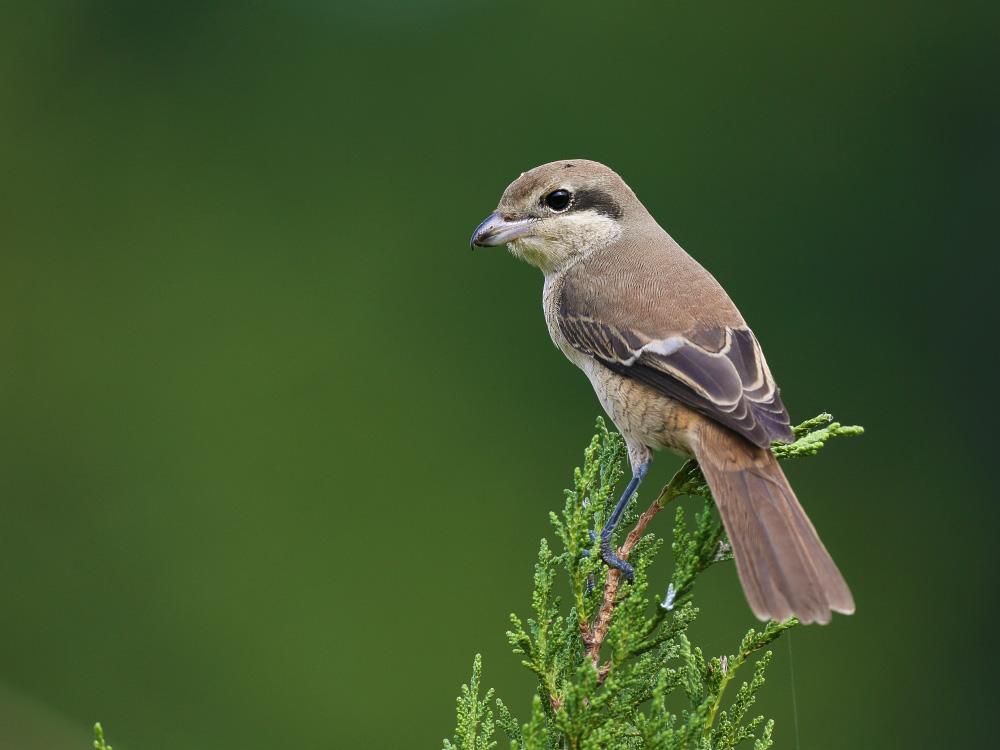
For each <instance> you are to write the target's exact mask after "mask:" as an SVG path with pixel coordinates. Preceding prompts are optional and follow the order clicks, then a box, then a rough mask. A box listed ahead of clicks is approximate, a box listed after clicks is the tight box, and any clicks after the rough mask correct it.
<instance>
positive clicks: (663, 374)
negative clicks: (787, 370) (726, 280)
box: [558, 295, 794, 448]
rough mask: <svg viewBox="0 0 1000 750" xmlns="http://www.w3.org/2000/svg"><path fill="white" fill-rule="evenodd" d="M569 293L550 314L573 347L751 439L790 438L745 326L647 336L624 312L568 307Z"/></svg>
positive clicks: (782, 408)
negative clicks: (554, 311)
mask: <svg viewBox="0 0 1000 750" xmlns="http://www.w3.org/2000/svg"><path fill="white" fill-rule="evenodd" d="M572 297H573V295H562V296H561V299H560V304H559V310H558V315H559V318H558V319H559V326H560V330H561V332H562V334H563V336H564V337H565V338H566V340H567V341H568V342H569V344H570V345H571V346H573V347H574V348H575V349H578V350H579V351H581V352H584V353H585V354H589V355H590V356H592V357H595V358H596V359H597V360H599V361H600V362H602V363H603V364H604V365H605V366H607V367H608V368H610V369H612V370H614V371H615V372H617V373H619V374H621V375H623V376H625V377H628V378H631V379H634V380H637V381H639V382H642V383H645V384H646V385H648V386H650V387H652V388H653V389H655V390H656V391H658V392H660V393H662V394H664V395H665V396H669V397H670V398H673V399H676V400H677V401H680V402H681V403H683V404H685V405H687V406H689V407H691V408H692V409H694V410H695V411H698V412H700V413H702V414H704V415H705V416H707V417H709V418H711V419H713V420H714V421H716V422H719V423H720V424H723V425H725V426H726V427H728V428H730V429H732V430H734V431H735V432H737V433H739V434H740V435H742V436H743V437H745V438H746V439H747V440H749V441H750V442H752V443H755V444H756V445H759V446H761V447H764V448H766V447H768V446H770V444H771V442H772V441H774V440H782V441H790V440H792V439H794V436H793V434H792V431H791V428H790V427H789V417H788V411H787V410H786V409H785V406H784V404H783V403H782V402H781V396H780V395H779V392H778V387H777V386H776V385H775V383H774V378H772V377H771V372H770V370H769V369H768V367H767V362H766V361H765V360H764V354H763V353H762V352H761V349H760V345H759V344H758V343H757V339H756V338H754V335H753V332H752V331H751V330H750V329H749V328H746V327H745V326H705V327H693V328H689V329H688V330H686V331H683V332H677V331H670V332H662V333H661V335H658V334H653V335H650V334H648V333H646V332H644V331H641V330H639V327H638V325H635V324H629V323H625V322H622V320H623V318H625V316H623V315H616V314H615V311H614V310H613V309H605V310H601V309H597V310H594V309H588V310H586V311H584V310H582V309H574V306H573V305H572V301H571V300H572ZM591 307H593V306H591ZM598 307H610V306H608V305H600V306H598ZM602 313H604V314H602ZM616 321H617V322H616Z"/></svg>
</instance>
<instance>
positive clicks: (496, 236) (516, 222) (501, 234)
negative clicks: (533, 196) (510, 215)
mask: <svg viewBox="0 0 1000 750" xmlns="http://www.w3.org/2000/svg"><path fill="white" fill-rule="evenodd" d="M533 222H534V219H513V220H508V219H505V218H503V217H502V216H501V215H500V212H499V211H494V212H493V213H491V214H490V215H489V216H487V217H486V218H485V219H484V220H483V223H482V224H480V225H479V226H478V227H476V231H475V232H473V233H472V239H471V240H470V241H469V245H470V246H471V247H472V248H473V249H475V247H476V246H477V245H478V246H479V247H496V246H497V245H506V244H507V243H508V242H512V241H513V240H516V239H517V238H518V237H524V236H525V235H526V234H528V233H529V232H530V231H531V225H532V223H533Z"/></svg>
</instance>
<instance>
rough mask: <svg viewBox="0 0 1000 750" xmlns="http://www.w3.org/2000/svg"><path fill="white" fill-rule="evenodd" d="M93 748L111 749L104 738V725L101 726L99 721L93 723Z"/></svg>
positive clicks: (95, 749)
mask: <svg viewBox="0 0 1000 750" xmlns="http://www.w3.org/2000/svg"><path fill="white" fill-rule="evenodd" d="M94 750H113V748H112V747H111V745H109V744H108V743H107V742H105V740H104V727H102V726H101V722H97V723H96V724H94Z"/></svg>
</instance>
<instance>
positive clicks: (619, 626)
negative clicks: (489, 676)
mask: <svg viewBox="0 0 1000 750" xmlns="http://www.w3.org/2000/svg"><path fill="white" fill-rule="evenodd" d="M862 431H863V430H862V429H861V428H860V427H847V426H843V425H841V424H839V423H837V422H834V421H832V417H831V416H830V415H829V414H821V415H819V416H818V417H815V418H814V419H810V420H808V421H806V422H803V423H802V424H801V425H799V426H798V427H796V428H795V435H796V440H795V442H794V443H791V444H789V445H775V446H774V453H775V455H776V456H778V458H781V459H787V458H795V457H798V456H811V455H815V454H816V453H818V452H819V451H820V449H822V448H823V447H824V446H825V445H826V443H827V442H828V441H829V440H831V439H832V438H834V437H838V436H841V435H858V434H860V433H861V432H862ZM624 457H625V447H624V442H623V441H622V439H621V437H620V436H619V435H617V434H616V433H613V432H611V431H609V430H608V429H607V427H606V426H605V424H604V421H603V420H601V419H599V420H598V421H597V434H596V435H595V436H594V438H593V439H592V440H591V442H590V444H589V445H588V446H587V448H586V450H585V451H584V462H583V467H582V468H578V469H576V470H575V472H574V474H573V488H572V489H570V490H567V491H566V498H565V502H564V505H563V509H562V512H561V513H560V514H556V513H552V514H550V520H551V523H552V526H553V528H554V531H555V535H556V537H557V539H558V540H559V542H560V546H561V548H560V550H559V551H557V552H556V551H553V549H552V548H551V547H550V546H549V543H548V541H547V540H545V539H542V541H541V543H540V545H539V549H538V560H537V562H536V563H535V573H534V591H533V593H532V597H531V616H530V617H528V618H527V619H525V620H522V619H521V618H520V617H518V616H517V615H513V614H512V615H511V629H510V630H509V631H508V632H507V638H508V641H509V642H510V645H511V647H512V649H513V651H514V653H515V654H519V655H521V656H522V662H521V663H522V664H523V665H524V666H525V667H526V668H527V669H529V670H530V671H531V672H533V673H534V674H535V676H536V677H537V679H538V687H537V693H536V695H535V696H534V699H533V701H532V707H531V716H530V717H529V720H528V722H527V723H526V724H523V725H522V724H520V723H519V722H518V721H517V720H516V719H515V718H514V717H513V716H512V715H511V713H510V711H508V710H507V708H506V706H504V704H503V703H502V702H500V701H499V700H497V701H496V703H495V705H496V709H497V716H498V718H497V719H496V720H494V717H493V711H492V710H491V708H490V706H489V704H490V701H491V699H492V697H493V691H492V690H489V691H487V692H486V694H485V696H484V697H483V698H480V697H479V695H480V679H481V671H482V660H481V658H480V657H479V655H477V656H476V658H475V661H474V662H473V669H472V679H471V680H470V681H469V683H468V684H467V685H463V686H462V688H461V694H460V695H459V697H458V711H457V714H458V721H457V725H456V729H455V735H454V737H453V739H452V740H445V741H444V748H445V750H486V749H487V748H490V747H494V746H495V745H496V744H497V740H496V739H495V729H496V727H497V726H499V728H500V729H501V730H502V732H503V734H504V736H505V737H506V739H507V740H508V741H509V742H510V747H511V748H512V750H557V749H562V748H571V749H573V750H597V749H598V748H624V749H625V750H682V749H683V750H731V748H736V747H737V746H739V745H741V744H744V743H752V745H753V748H754V750H765V749H766V748H769V747H771V745H772V742H773V741H772V733H773V730H774V722H773V721H770V720H767V719H765V717H763V716H754V715H752V714H751V709H752V708H753V705H754V703H755V701H756V699H757V693H758V691H759V690H760V688H761V687H762V686H763V684H764V673H765V670H766V668H767V664H768V662H769V661H770V659H771V652H770V651H766V650H764V649H766V647H767V646H768V644H770V643H771V642H772V641H773V640H775V639H776V638H778V637H779V636H780V635H781V634H782V633H783V632H784V631H785V630H787V629H788V628H791V627H793V626H794V625H796V624H797V623H796V621H795V620H794V619H792V620H789V621H787V622H782V623H778V622H769V623H767V624H766V625H765V626H764V627H763V629H762V630H760V631H758V630H754V629H751V630H750V631H748V632H747V633H746V635H744V636H743V639H742V640H741V641H740V643H739V646H738V648H737V649H736V651H735V652H734V653H732V654H726V655H723V656H717V657H706V656H705V654H704V652H703V651H702V649H701V648H699V647H697V646H693V645H692V644H691V642H690V640H689V639H688V636H687V630H688V628H689V626H690V625H691V623H692V622H693V621H694V619H695V618H696V617H697V616H698V609H697V608H696V607H695V606H694V602H693V594H694V587H695V582H696V580H697V578H698V576H699V575H700V574H701V573H702V572H703V571H704V570H705V569H706V568H708V567H709V566H711V565H714V564H715V563H719V562H724V561H726V560H730V559H731V558H732V554H731V552H730V549H729V544H728V541H727V540H726V537H725V531H724V529H723V528H722V524H721V522H720V521H719V519H718V516H717V514H716V513H715V511H714V504H713V503H712V500H711V493H710V492H709V490H708V487H707V485H706V483H705V479H704V477H703V476H702V474H701V471H700V469H699V468H698V465H697V463H696V462H694V461H693V460H691V461H687V462H686V463H685V464H684V465H683V466H682V467H681V468H680V469H679V470H678V471H677V473H676V474H675V475H674V477H673V479H671V480H670V482H669V483H668V484H667V486H666V487H664V488H663V491H662V492H661V493H660V494H659V496H658V497H657V498H656V500H655V501H654V502H653V504H652V506H651V507H650V508H649V509H648V510H647V511H646V512H645V513H643V515H642V516H641V517H640V516H636V514H635V513H634V510H633V509H632V508H630V509H629V512H628V513H627V514H626V516H625V519H624V520H623V522H622V523H621V524H619V528H620V529H628V528H629V527H631V526H632V525H633V524H635V528H634V529H632V531H631V532H630V533H629V534H628V535H627V536H625V537H623V538H618V539H615V544H616V546H617V547H619V554H626V555H628V559H629V561H630V562H631V563H632V565H633V566H634V568H635V579H634V581H633V582H632V583H628V582H626V581H624V579H622V578H621V577H620V575H619V574H618V572H617V571H611V570H609V569H608V568H607V567H606V566H604V565H603V563H601V562H600V560H599V559H597V556H595V555H589V554H586V553H587V551H588V550H589V549H590V548H591V547H592V546H593V542H592V540H591V535H590V530H591V529H595V528H600V527H601V526H602V525H603V524H604V520H605V519H606V518H607V516H608V514H609V512H610V510H611V508H612V507H613V505H614V502H615V499H616V495H615V488H616V486H617V485H618V483H619V481H620V480H621V478H622V475H623V470H622V461H623V459H624ZM683 495H694V496H700V497H703V498H705V504H704V506H703V507H702V508H701V510H699V511H698V512H697V513H695V515H694V519H693V524H692V525H691V526H690V527H689V524H688V521H687V518H686V514H685V512H684V510H683V508H680V507H678V508H677V511H676V513H675V516H674V527H673V538H672V542H671V545H670V546H671V550H672V552H673V559H674V570H673V575H672V577H671V579H670V583H669V586H668V588H667V594H666V597H665V598H664V600H663V601H662V602H657V604H656V605H654V604H653V599H652V598H651V597H650V595H649V588H650V585H649V580H648V576H647V573H648V570H649V566H650V564H651V563H652V561H653V559H654V557H655V556H656V554H657V553H658V552H659V551H660V550H661V549H662V547H663V541H662V540H661V539H658V538H657V537H656V536H655V535H654V534H652V533H645V528H646V524H647V523H648V522H649V519H651V518H652V516H653V515H654V514H655V513H656V512H658V511H659V510H660V509H662V508H664V507H666V505H668V504H669V503H670V502H671V501H673V500H674V499H676V498H678V497H681V496H683ZM635 502H636V500H635V499H633V501H632V504H633V506H634V504H635ZM636 519H638V521H637V522H636ZM619 536H621V534H619ZM559 576H564V577H565V579H566V580H567V582H568V584H569V591H570V592H571V602H570V605H569V606H568V607H564V606H563V605H562V602H561V600H560V597H559V596H558V595H557V594H556V593H555V585H556V581H557V577H559ZM661 590H662V589H661ZM748 662H752V676H751V677H750V678H749V679H748V680H744V681H742V682H741V683H740V686H739V688H738V689H737V690H736V693H735V695H733V696H732V697H731V698H729V699H727V698H726V689H727V687H728V686H729V683H730V682H732V681H733V680H734V679H735V677H736V673H737V671H738V670H739V669H740V668H741V667H743V666H744V665H745V664H747V663H748Z"/></svg>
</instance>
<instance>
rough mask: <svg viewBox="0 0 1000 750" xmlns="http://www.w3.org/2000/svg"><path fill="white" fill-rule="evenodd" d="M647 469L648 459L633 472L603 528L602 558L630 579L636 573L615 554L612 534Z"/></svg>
mask: <svg viewBox="0 0 1000 750" xmlns="http://www.w3.org/2000/svg"><path fill="white" fill-rule="evenodd" d="M647 471H649V460H648V459H647V460H646V461H645V462H643V463H641V464H639V466H638V467H636V469H635V471H634V472H633V474H632V479H631V480H629V483H628V486H627V487H625V492H623V493H622V496H621V499H620V500H619V501H618V504H617V505H616V506H615V509H614V510H613V511H612V512H611V516H610V517H609V518H608V520H607V522H606V523H605V524H604V528H603V529H601V559H602V560H604V562H605V564H607V565H608V566H610V567H612V568H617V569H618V570H620V571H621V572H622V573H623V574H624V575H625V578H626V579H627V580H629V581H631V580H632V579H633V577H634V576H635V573H634V571H633V569H632V566H631V565H629V564H628V563H627V562H625V561H624V560H622V559H621V558H620V557H618V555H616V554H615V549H614V547H613V546H612V545H611V535H612V534H613V533H614V531H615V527H616V526H617V525H618V522H619V521H620V520H621V518H622V515H623V514H624V513H625V508H627V507H628V501H629V500H631V499H632V495H633V494H635V491H636V489H638V487H639V484H640V483H641V482H642V478H643V477H644V476H646V472H647Z"/></svg>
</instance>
